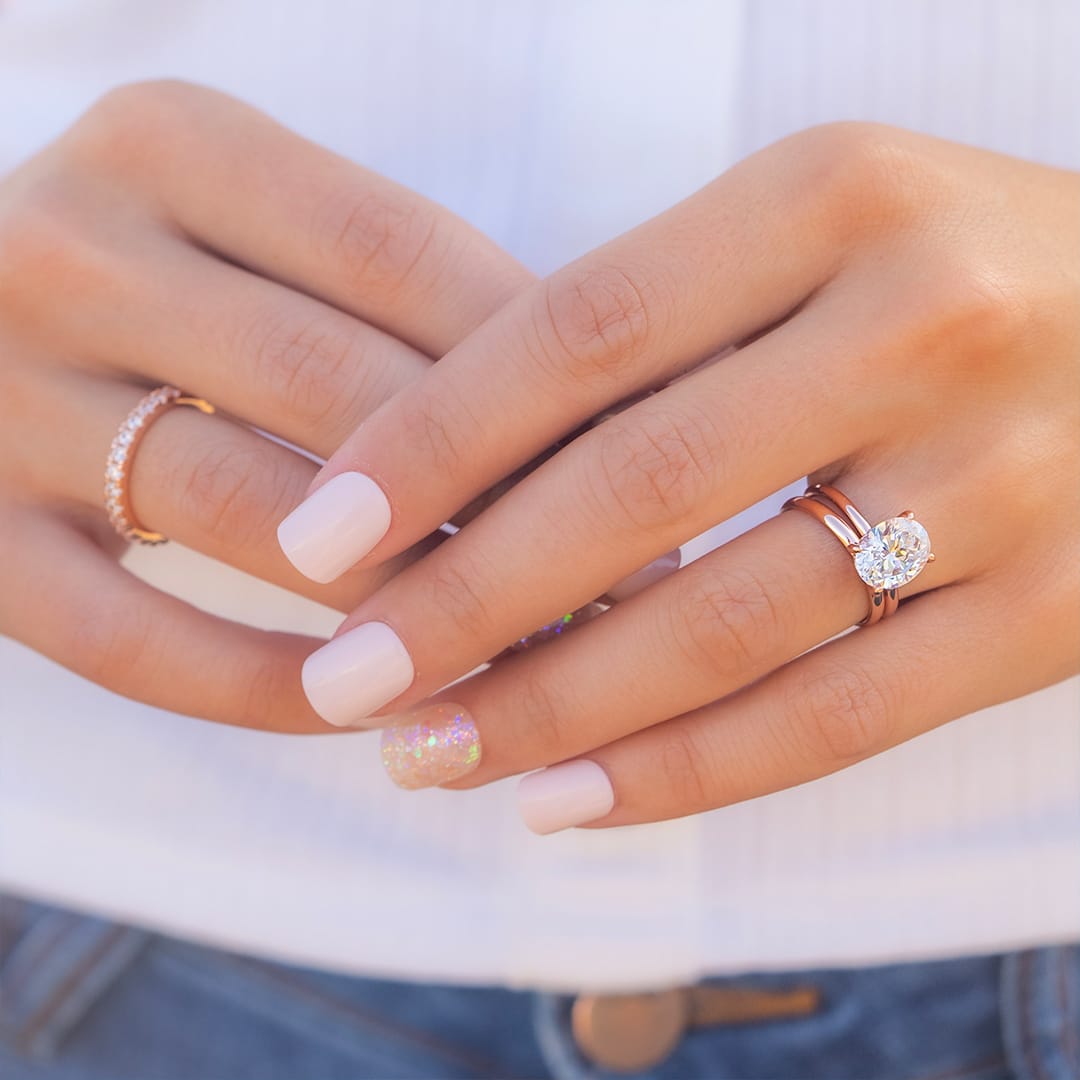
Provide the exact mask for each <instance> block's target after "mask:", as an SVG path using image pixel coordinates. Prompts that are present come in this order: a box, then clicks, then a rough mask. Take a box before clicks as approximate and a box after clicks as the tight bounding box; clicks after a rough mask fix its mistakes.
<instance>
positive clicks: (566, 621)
mask: <svg viewBox="0 0 1080 1080" xmlns="http://www.w3.org/2000/svg"><path fill="white" fill-rule="evenodd" d="M606 610H607V608H605V607H604V606H603V604H596V603H589V604H586V605H585V606H584V607H580V608H578V609H577V611H571V612H570V614H569V615H560V616H559V617H558V618H557V619H555V620H554V622H549V623H545V624H544V625H543V626H541V627H540V629H539V630H534V631H533V632H532V633H531V634H529V636H528V637H523V638H522V639H521V640H520V641H515V642H514V644H513V645H511V646H510V649H511V651H512V652H525V651H526V650H528V649H531V648H532V647H533V646H534V645H542V644H543V643H544V642H545V641H550V640H551V639H552V638H556V637H560V636H561V635H563V634H565V633H566V632H567V631H568V630H571V629H573V628H574V627H577V626H580V625H581V624H582V623H585V622H588V621H589V620H590V619H595V618H596V616H597V615H603V614H604V612H605V611H606Z"/></svg>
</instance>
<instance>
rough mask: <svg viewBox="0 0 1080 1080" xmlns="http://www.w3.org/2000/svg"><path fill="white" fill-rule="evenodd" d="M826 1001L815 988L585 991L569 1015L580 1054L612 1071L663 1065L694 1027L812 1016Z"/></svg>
mask: <svg viewBox="0 0 1080 1080" xmlns="http://www.w3.org/2000/svg"><path fill="white" fill-rule="evenodd" d="M820 1004H821V994H820V993H819V991H818V990H817V989H815V988H814V987H805V986H803V987H795V988H792V989H788V990H784V989H777V990H772V989H759V988H756V987H742V986H731V985H727V986H692V987H681V988H678V989H674V990H662V991H658V992H656V993H651V994H586V995H583V996H582V997H579V998H578V999H577V1000H576V1001H575V1002H574V1005H573V1009H572V1010H571V1013H570V1025H571V1029H572V1031H573V1033H574V1041H575V1043H576V1044H577V1047H578V1049H579V1050H580V1051H581V1053H582V1054H583V1055H584V1056H585V1057H586V1058H588V1059H589V1060H590V1061H592V1062H593V1063H594V1064H596V1065H600V1066H602V1067H603V1068H605V1069H610V1070H611V1071H612V1072H628V1073H629V1072H641V1071H643V1070H645V1069H648V1068H651V1067H652V1066H654V1065H658V1064H660V1062H662V1061H663V1060H664V1059H665V1058H667V1057H668V1056H669V1055H670V1054H671V1053H672V1052H673V1051H674V1050H675V1048H676V1047H677V1046H678V1045H679V1042H680V1041H681V1040H682V1037H683V1036H684V1035H685V1034H686V1033H687V1031H689V1030H690V1029H691V1028H701V1027H715V1026H718V1025H721V1024H747V1023H753V1022H755V1021H762V1020H782V1019H790V1018H793V1017H798V1016H809V1015H810V1014H811V1013H814V1012H816V1011H817V1009H818V1007H819V1006H820Z"/></svg>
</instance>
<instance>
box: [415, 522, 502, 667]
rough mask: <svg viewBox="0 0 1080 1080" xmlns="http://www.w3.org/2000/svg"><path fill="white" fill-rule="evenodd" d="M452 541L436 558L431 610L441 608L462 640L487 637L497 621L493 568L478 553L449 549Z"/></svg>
mask: <svg viewBox="0 0 1080 1080" xmlns="http://www.w3.org/2000/svg"><path fill="white" fill-rule="evenodd" d="M449 543H450V542H447V543H446V544H444V545H443V548H442V549H441V550H440V553H439V554H440V556H441V557H440V558H438V559H435V560H434V566H433V567H432V570H431V572H430V574H429V575H428V579H427V596H426V598H425V600H426V603H427V604H428V605H430V606H429V607H428V608H427V610H429V611H437V612H438V613H439V618H440V619H442V620H445V622H446V624H447V625H448V626H449V627H450V629H451V632H452V633H454V634H457V635H459V636H460V638H461V639H462V640H464V641H466V642H483V641H486V640H488V639H489V638H490V636H491V632H492V629H493V628H494V627H495V625H496V617H495V611H494V609H493V607H492V602H491V599H489V595H488V594H489V588H488V584H487V583H488V582H489V581H490V580H491V579H492V574H491V569H490V567H489V566H487V564H486V563H485V561H484V560H483V559H482V558H481V557H480V556H478V555H476V554H475V553H474V554H472V555H465V554H464V553H462V552H454V553H451V552H449V551H448V550H447V548H448V547H449ZM481 659H486V657H485V658H481Z"/></svg>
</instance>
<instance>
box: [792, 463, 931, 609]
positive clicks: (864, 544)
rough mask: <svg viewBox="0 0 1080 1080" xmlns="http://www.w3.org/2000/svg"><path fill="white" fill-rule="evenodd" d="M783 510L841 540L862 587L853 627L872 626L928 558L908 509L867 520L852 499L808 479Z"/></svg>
mask: <svg viewBox="0 0 1080 1080" xmlns="http://www.w3.org/2000/svg"><path fill="white" fill-rule="evenodd" d="M782 509H783V510H802V511H803V512H804V513H806V514H809V515H810V516H811V517H814V518H816V519H817V520H818V521H820V522H821V523H822V525H824V526H825V528H827V529H828V530H829V532H831V533H832V534H833V536H835V537H836V538H837V539H838V540H839V541H840V543H842V544H843V545H844V547H845V548H846V549H847V551H848V553H849V554H850V555H851V556H852V559H853V560H854V563H855V571H856V573H857V574H858V575H859V578H860V579H861V580H862V582H863V584H864V585H865V586H866V589H867V593H868V595H869V598H870V610H869V612H868V613H867V615H866V618H865V619H863V620H862V622H860V623H859V626H872V625H873V624H874V623H876V622H877V621H878V620H879V619H883V618H885V616H887V615H892V614H893V613H894V612H895V611H896V609H897V607H898V606H899V604H900V599H899V595H898V593H899V590H900V588H901V587H902V586H903V585H906V584H907V583H908V582H909V581H912V580H914V579H915V578H916V577H917V576H918V575H919V574H920V573H922V571H923V568H924V567H925V566H926V564H927V563H929V562H933V560H934V553H933V552H932V551H931V550H930V537H929V535H927V532H926V529H925V528H924V527H923V526H922V525H921V524H920V523H919V522H918V521H916V520H915V515H914V513H913V512H912V511H910V510H905V511H904V512H903V513H902V514H900V515H899V516H898V517H892V518H887V519H886V520H885V521H882V522H880V523H879V524H877V525H871V524H870V522H869V521H868V520H867V519H866V518H865V517H863V515H862V514H861V513H860V512H859V510H858V508H857V507H856V506H855V504H854V503H853V502H852V501H851V500H850V499H849V498H848V497H847V496H846V495H845V494H844V493H843V492H842V491H841V490H840V489H839V488H837V487H834V486H833V485H832V484H813V485H812V486H811V487H808V488H807V489H806V491H805V493H804V494H802V495H797V496H796V497H795V498H793V499H788V501H787V502H785V503H784V505H783V508H782Z"/></svg>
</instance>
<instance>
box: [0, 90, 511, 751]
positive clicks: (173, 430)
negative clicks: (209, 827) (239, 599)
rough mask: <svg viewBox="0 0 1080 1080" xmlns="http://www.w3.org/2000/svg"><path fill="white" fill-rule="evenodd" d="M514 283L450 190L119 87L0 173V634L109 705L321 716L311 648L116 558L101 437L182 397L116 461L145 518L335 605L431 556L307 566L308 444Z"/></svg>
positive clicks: (256, 118)
mask: <svg viewBox="0 0 1080 1080" xmlns="http://www.w3.org/2000/svg"><path fill="white" fill-rule="evenodd" d="M531 281H532V277H531V276H530V275H529V274H528V273H527V272H526V271H525V270H524V269H523V268H522V267H521V266H520V265H519V264H518V263H516V262H515V261H514V260H513V259H512V258H511V257H510V256H508V255H506V254H505V253H504V252H502V251H500V250H499V249H498V248H497V247H496V246H495V245H494V244H492V243H491V242H490V241H489V240H487V239H486V238H485V237H483V236H481V235H480V234H479V233H477V232H476V230H474V229H472V228H471V227H470V226H468V225H466V224H465V223H464V222H462V221H461V220H459V219H458V218H456V217H455V216H454V215H452V214H450V213H449V212H448V211H446V210H444V209H443V208H442V207H439V206H436V205H435V204H433V203H431V202H429V201H427V200H425V199H423V198H421V197H420V196H418V195H415V194H413V193H412V192H409V191H406V190H404V189H402V188H401V187H399V186H398V185H396V184H393V183H391V182H390V181H388V180H385V179H384V178H382V177H379V176H377V175H375V174H374V173H371V172H369V171H367V170H365V169H362V168H360V167H359V166H357V165H354V164H352V163H350V162H347V161H345V160H343V159H341V158H339V157H337V156H336V155H334V154H331V153H329V152H328V151H326V150H324V149H321V148H319V147H317V146H314V145H312V144H311V143H309V142H307V141H305V140H303V139H301V138H299V137H298V136H296V135H294V134H292V133H290V132H288V131H286V130H285V129H283V128H281V127H280V126H278V125H277V124H275V123H274V122H273V121H271V120H270V119H269V118H267V117H266V116H263V115H261V114H260V113H258V112H256V111H255V110H253V109H251V108H249V107H247V106H245V105H242V104H241V103H239V102H237V101H235V100H233V99H231V98H228V97H226V96H224V95H222V94H219V93H216V92H214V91H211V90H207V89H203V88H199V87H195V86H191V85H187V84H184V83H178V82H158V83H146V84H138V85H132V86H128V87H123V88H121V89H119V90H116V91H113V92H111V93H110V94H109V95H107V96H106V97H105V98H103V99H102V100H101V101H100V102H98V103H97V104H96V105H95V106H94V107H93V108H91V109H90V111H89V112H88V113H87V114H86V115H85V116H84V117H83V118H82V119H80V120H79V121H78V123H76V124H75V125H74V127H73V128H72V129H71V130H70V131H69V132H67V133H66V134H65V135H64V136H63V137H62V138H60V139H59V140H58V141H57V142H55V143H54V144H52V145H51V146H49V147H47V148H46V149H45V150H44V151H42V152H41V153H40V154H39V155H37V156H36V157H35V158H33V159H32V160H30V161H28V162H27V163H26V164H25V165H24V166H22V167H21V168H19V169H18V170H17V171H16V172H15V173H13V174H12V175H10V176H8V177H7V178H5V179H4V180H3V182H2V183H0V552H2V553H3V558H2V559H0V633H3V634H6V635H9V636H11V637H14V638H17V639H19V640H20V641H23V642H25V643H26V644H27V645H29V646H30V647H31V648H33V649H36V650H38V651H39V652H42V653H44V654H45V655H47V656H49V657H51V658H52V659H54V660H57V661H58V662H60V663H61V664H63V665H65V666H66V667H68V668H70V669H72V670H73V671H76V672H78V673H79V674H81V675H84V676H86V677H87V678H89V679H92V680H93V681H95V682H98V683H100V684H101V685H103V686H106V687H108V688H109V689H111V690H114V691H116V692H117V693H120V694H123V695H125V696H127V697H131V698H135V699H137V700H140V701H144V702H147V703H149V704H151V705H156V706H160V707H163V708H166V709H170V710H173V711H177V712H183V713H189V714H192V715H197V716H201V717H204V718H207V719H210V720H216V721H222V722H225V723H232V724H241V725H246V726H250V727H259V728H265V729H268V730H275V731H295V732H326V731H328V730H333V729H329V728H328V727H327V725H325V724H324V723H323V722H322V720H320V719H319V718H318V716H316V715H315V713H314V712H313V711H312V710H311V708H310V707H309V706H308V704H307V701H306V700H305V698H304V696H303V693H302V691H301V689H300V681H299V670H300V666H301V663H302V661H303V659H304V657H305V656H306V655H307V654H308V653H309V652H310V651H311V649H312V648H314V647H315V645H316V644H317V642H316V641H314V640H313V639H309V638H304V637H300V636H297V635H292V634H275V633H269V632H264V631H261V630H256V629H253V628H250V627H247V626H243V625H240V624H237V623H231V622H228V621H225V620H223V619H219V618H215V617H213V616H211V615H209V614H207V613H205V612H202V611H199V610H197V609H195V608H193V607H191V606H189V605H187V604H184V603H182V602H180V601H179V600H177V599H175V598H173V597H170V596H167V595H165V594H163V593H161V592H158V591H157V590H155V589H153V588H151V587H150V586H148V585H146V584H145V583H143V582H141V581H139V580H137V579H136V578H135V577H133V576H132V575H131V574H129V573H128V572H126V571H125V570H124V569H122V568H121V567H120V566H119V565H118V564H117V556H118V554H120V553H121V552H122V550H123V549H124V547H125V545H124V544H123V542H121V541H120V540H119V539H118V538H117V537H116V536H115V534H114V533H112V531H111V529H110V527H109V526H108V524H107V522H106V519H105V516H104V512H103V509H102V477H103V475H104V462H105V457H106V454H107V452H108V447H109V443H110V441H111V439H112V437H113V434H114V433H115V431H116V428H117V427H118V425H119V424H120V422H121V421H122V420H123V418H124V417H125V415H126V414H127V413H128V411H129V410H130V409H131V408H132V407H133V406H134V405H135V404H136V403H137V402H138V401H139V399H140V398H141V397H142V396H143V395H144V394H145V393H146V392H147V390H149V389H151V388H153V387H155V386H158V385H161V384H163V383H172V384H175V385H177V386H180V387H182V388H183V389H185V390H186V391H189V392H192V393H197V394H198V395H200V396H205V397H206V398H208V399H210V400H212V401H213V402H215V403H216V404H217V406H218V407H219V412H218V414H217V415H214V416H203V415H201V414H199V413H197V412H195V410H192V409H183V408H181V409H174V410H172V411H170V412H169V413H167V414H165V415H163V416H162V417H160V418H159V419H158V420H157V421H156V422H155V423H154V424H153V426H152V427H151V428H150V430H149V432H148V434H147V436H146V438H145V440H144V441H143V443H142V445H141V446H140V448H139V451H138V455H137V458H136V461H135V465H134V467H133V469H132V474H131V478H130V480H131V492H132V498H133V502H134V506H135V510H136V513H137V515H138V517H139V518H140V520H141V521H142V522H143V523H144V524H145V525H146V526H147V527H149V528H151V529H154V530H158V531H161V532H163V533H165V534H166V535H167V536H169V537H172V538H174V539H176V540H177V541H179V542H181V543H184V544H186V545H187V546H189V547H192V548H195V549H197V550H199V551H202V552H204V553H206V554H207V555H210V556H212V557H213V558H215V559H219V560H221V561H223V562H226V563H229V564H231V565H232V566H236V567H238V568H240V569H241V570H245V571H247V572H249V573H251V574H254V575H256V576H258V577H260V578H263V579H264V580H266V581H270V582H273V583H274V584H276V585H280V586H282V587H284V588H286V589H289V590H292V591H293V592H296V593H299V594H302V595H305V596H308V597H311V598H313V599H316V600H319V601H321V602H323V603H325V604H328V605H331V606H333V607H336V608H337V609H338V610H340V611H342V612H345V611H348V610H350V609H351V608H353V607H355V605H356V604H357V603H359V602H360V601H361V600H362V599H363V598H364V597H365V596H367V595H368V594H369V593H370V592H371V591H372V590H373V589H374V588H375V587H377V586H378V585H379V584H380V583H381V582H383V581H385V580H387V579H388V578H389V577H391V576H392V575H393V574H394V573H396V572H397V571H398V570H399V569H400V568H401V567H402V566H404V565H407V564H408V563H409V562H410V561H414V560H415V559H416V558H417V557H418V556H419V555H421V554H422V553H423V552H424V551H426V550H429V549H430V548H431V547H432V546H433V544H434V541H433V540H432V539H431V538H424V539H422V540H419V541H418V542H417V543H416V544H410V545H406V548H405V549H403V551H402V552H401V553H400V554H399V555H397V556H395V557H392V558H390V559H386V560H382V561H381V562H380V565H379V566H378V567H375V568H372V569H366V570H365V569H359V570H357V571H355V572H354V573H350V574H347V575H345V576H344V577H343V578H341V579H339V580H338V581H337V582H335V583H334V584H333V585H329V586H321V585H315V584H313V583H312V582H310V581H308V580H307V579H306V578H304V577H302V576H301V575H300V574H298V573H297V572H296V571H295V570H294V569H293V568H292V566H291V565H290V564H289V562H288V561H287V560H286V559H285V557H284V556H283V555H282V554H281V552H280V549H279V548H278V545H277V540H276V537H275V529H276V526H277V523H278V521H279V520H280V518H281V517H282V515H283V514H284V513H285V512H286V511H287V510H288V509H289V508H290V507H291V506H292V505H294V504H295V503H296V502H297V501H299V499H300V498H301V497H302V495H303V493H304V491H305V490H306V489H307V487H308V485H309V484H310V483H311V481H312V480H313V478H314V477H315V475H316V472H317V469H318V465H317V464H316V463H315V462H314V461H312V460H311V459H310V458H308V457H305V456H302V455H301V454H299V453H297V452H294V450H292V449H290V448H287V447H285V446H282V445H280V444H278V443H275V442H271V441H270V440H268V439H266V438H264V437H262V436H261V435H259V434H257V433H256V432H255V431H253V430H252V428H251V427H250V426H249V425H252V426H255V427H258V428H260V429H262V430H263V431H268V432H272V433H273V434H275V435H277V436H279V437H281V438H283V439H285V440H288V441H289V442H290V443H292V444H293V445H294V446H296V447H298V448H300V449H302V450H303V451H305V452H307V453H309V454H311V455H315V456H317V457H318V458H320V459H325V458H326V457H327V456H328V455H329V454H330V453H331V452H332V451H333V450H334V449H336V448H337V447H338V446H339V445H340V444H341V443H342V442H343V440H344V439H345V438H346V437H347V436H348V435H349V433H350V432H352V431H353V430H354V429H355V428H356V426H357V424H358V423H359V422H360V421H361V420H363V419H364V418H365V417H366V416H367V415H368V414H369V413H370V412H371V411H372V410H373V409H374V408H376V407H377V406H378V405H379V404H380V403H382V402H384V401H386V400H387V399H388V398H390V397H392V396H393V395H394V394H395V393H396V392H398V391H399V390H400V389H401V388H403V387H404V386H406V385H408V384H409V383H411V382H414V381H415V380H417V379H418V378H420V377H421V376H422V375H423V374H424V372H425V371H426V370H427V369H428V367H430V365H431V359H430V358H431V357H436V356H439V355H441V354H442V353H444V352H446V351H447V350H448V349H449V348H450V347H451V346H452V345H454V344H456V343H457V342H459V341H461V340H462V339H463V338H464V337H465V336H466V335H467V334H468V333H469V332H470V331H471V330H473V329H474V328H475V327H477V326H478V325H480V324H481V323H482V322H483V321H484V320H485V319H486V318H487V317H488V316H490V315H491V314H492V313H493V312H495V311H496V310H497V309H498V308H499V307H501V306H502V305H503V304H504V303H505V301H506V300H507V299H508V298H509V297H510V296H511V295H513V294H514V293H515V292H517V291H520V290H521V289H522V288H523V287H525V286H526V285H528V284H529V283H530V282H531Z"/></svg>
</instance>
